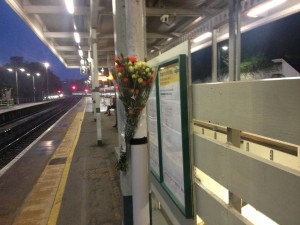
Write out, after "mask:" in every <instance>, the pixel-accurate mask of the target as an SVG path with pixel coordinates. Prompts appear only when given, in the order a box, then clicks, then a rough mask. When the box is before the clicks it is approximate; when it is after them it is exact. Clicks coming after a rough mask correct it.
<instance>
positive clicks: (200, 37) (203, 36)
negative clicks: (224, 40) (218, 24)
mask: <svg viewBox="0 0 300 225" xmlns="http://www.w3.org/2000/svg"><path fill="white" fill-rule="evenodd" d="M211 35H212V33H211V32H206V33H204V34H201V35H200V36H198V37H196V38H195V39H194V40H193V42H195V43H197V42H200V41H203V40H205V39H207V38H210V37H211Z"/></svg>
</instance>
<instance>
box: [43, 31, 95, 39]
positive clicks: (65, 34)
mask: <svg viewBox="0 0 300 225" xmlns="http://www.w3.org/2000/svg"><path fill="white" fill-rule="evenodd" d="M79 35H80V38H89V37H90V35H89V33H82V32H81V33H79ZM44 36H45V37H46V38H74V33H73V32H44Z"/></svg>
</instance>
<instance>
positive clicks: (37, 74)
mask: <svg viewBox="0 0 300 225" xmlns="http://www.w3.org/2000/svg"><path fill="white" fill-rule="evenodd" d="M26 75H27V76H30V75H31V74H30V73H26ZM35 75H36V76H40V73H35ZM32 86H33V102H35V84H34V74H32Z"/></svg>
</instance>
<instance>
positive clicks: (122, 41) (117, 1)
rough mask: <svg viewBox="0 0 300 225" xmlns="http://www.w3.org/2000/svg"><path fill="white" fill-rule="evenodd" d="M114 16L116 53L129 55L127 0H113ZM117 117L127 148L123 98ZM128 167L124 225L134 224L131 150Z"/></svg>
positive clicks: (124, 184)
mask: <svg viewBox="0 0 300 225" xmlns="http://www.w3.org/2000/svg"><path fill="white" fill-rule="evenodd" d="M112 3H113V18H114V37H115V38H114V41H115V55H116V56H120V54H121V53H122V54H123V55H124V56H127V50H126V17H125V0H113V2H112ZM116 103H117V109H116V110H117V117H118V133H119V135H118V137H119V149H120V150H121V149H122V148H123V149H124V148H126V146H125V144H124V141H125V140H124V136H122V135H121V134H122V132H123V129H124V123H125V121H126V118H125V109H124V105H123V103H122V101H121V100H119V99H117V101H116ZM127 164H128V168H127V171H126V172H122V171H121V172H120V185H121V192H122V197H123V201H122V202H123V225H132V224H133V209H132V188H131V183H132V181H131V175H132V174H131V151H128V152H127Z"/></svg>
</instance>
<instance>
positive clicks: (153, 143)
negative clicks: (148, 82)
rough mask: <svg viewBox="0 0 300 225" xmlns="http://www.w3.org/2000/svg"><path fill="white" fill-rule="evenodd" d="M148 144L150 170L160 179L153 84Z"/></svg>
mask: <svg viewBox="0 0 300 225" xmlns="http://www.w3.org/2000/svg"><path fill="white" fill-rule="evenodd" d="M147 104H148V105H147V110H148V143H149V150H150V152H149V154H150V156H149V158H150V169H151V171H152V173H154V175H155V176H156V177H157V178H158V179H160V172H159V168H160V164H159V151H158V129H157V110H156V85H155V83H154V84H153V88H152V91H151V93H150V96H149V99H148V103H147Z"/></svg>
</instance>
